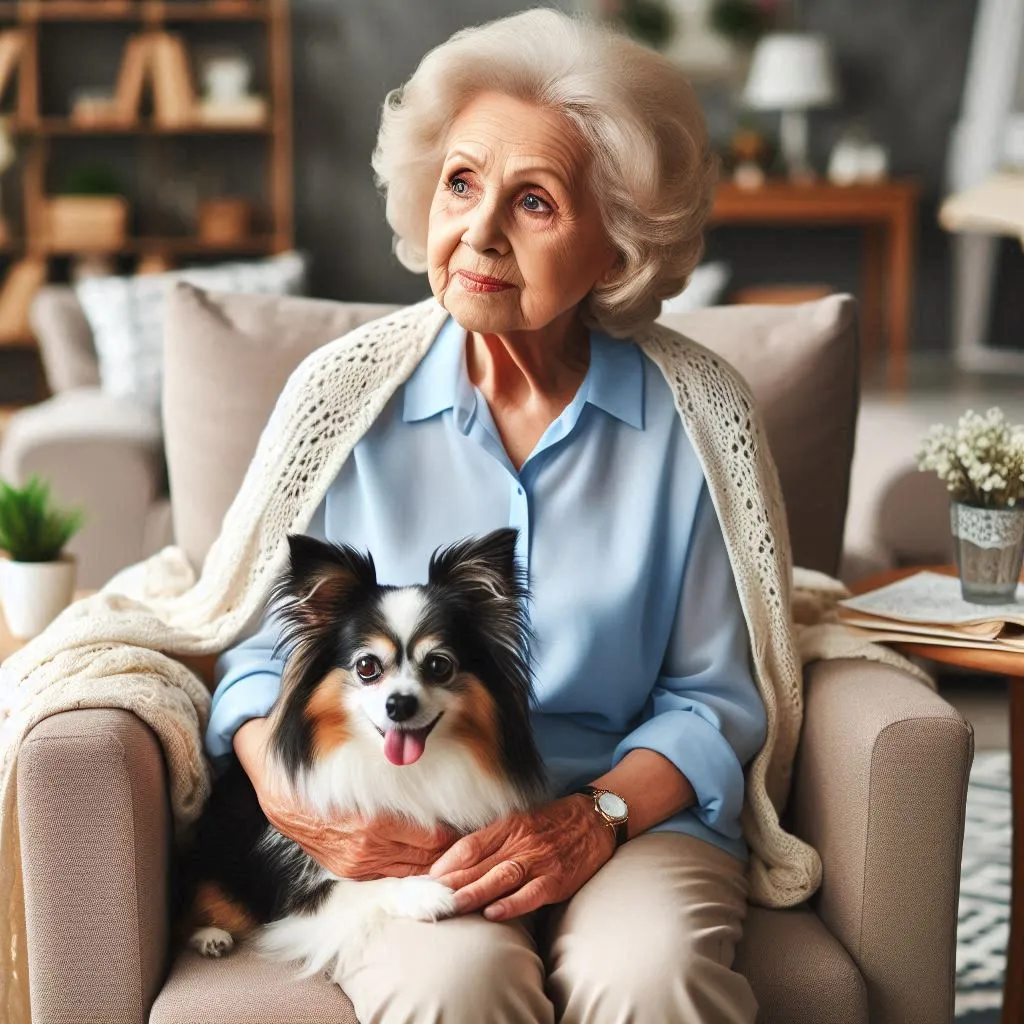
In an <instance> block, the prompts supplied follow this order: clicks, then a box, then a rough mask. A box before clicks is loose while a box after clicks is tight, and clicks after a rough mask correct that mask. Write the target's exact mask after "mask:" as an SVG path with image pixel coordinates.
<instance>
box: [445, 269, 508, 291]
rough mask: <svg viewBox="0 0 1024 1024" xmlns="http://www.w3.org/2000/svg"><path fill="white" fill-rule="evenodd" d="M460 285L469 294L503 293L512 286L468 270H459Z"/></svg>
mask: <svg viewBox="0 0 1024 1024" xmlns="http://www.w3.org/2000/svg"><path fill="white" fill-rule="evenodd" d="M456 273H457V274H458V276H459V283H460V284H461V285H462V287H463V288H465V289H466V291H467V292H503V291H505V289H506V288H511V287H512V285H510V284H506V283H505V282H504V281H499V280H498V279H497V278H495V277H484V276H483V275H482V274H472V273H470V272H469V271H468V270H458V271H456Z"/></svg>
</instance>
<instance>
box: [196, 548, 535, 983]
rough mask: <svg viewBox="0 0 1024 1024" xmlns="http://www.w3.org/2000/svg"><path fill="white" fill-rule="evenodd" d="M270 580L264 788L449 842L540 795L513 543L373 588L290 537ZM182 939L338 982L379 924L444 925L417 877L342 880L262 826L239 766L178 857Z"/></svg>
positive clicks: (431, 890) (361, 558)
mask: <svg viewBox="0 0 1024 1024" xmlns="http://www.w3.org/2000/svg"><path fill="white" fill-rule="evenodd" d="M288 542H289V547H290V564H289V566H288V568H287V569H286V570H285V572H284V573H283V574H282V576H281V577H280V579H279V580H278V581H277V583H276V584H275V587H274V590H273V592H272V595H271V604H272V605H276V606H277V607H278V608H279V609H280V620H281V623H282V631H281V637H280V642H279V644H278V649H277V651H276V652H275V653H280V652H281V651H282V650H284V649H285V648H290V651H289V654H288V657H287V660H286V662H285V667H284V671H283V674H282V686H281V693H280V696H279V698H278V700H277V702H276V703H275V705H274V708H273V710H272V711H271V714H270V731H269V740H268V745H267V770H268V773H269V777H270V778H271V779H272V781H273V785H274V787H275V789H280V790H281V791H282V792H285V793H289V792H290V793H291V794H293V795H294V796H295V797H297V798H298V800H299V801H300V802H301V803H302V804H304V805H305V806H306V807H308V808H310V809H311V810H313V811H315V812H317V813H319V814H322V815H323V816H325V817H331V816H343V815H345V814H348V813H355V814H358V815H359V816H361V817H363V818H367V819H372V818H373V817H375V816H377V815H381V814H387V815H389V816H394V815H400V816H404V817H405V818H407V819H408V820H410V821H411V822H415V823H416V824H418V825H422V826H425V827H433V826H435V825H437V824H439V823H446V824H448V825H450V826H453V827H454V828H455V829H457V830H458V831H460V832H470V831H474V830H476V829H479V828H481V827H483V826H485V825H487V824H489V823H490V822H492V821H494V820H495V819H497V818H499V817H502V816H504V815H507V814H509V813H511V812H514V811H516V810H519V809H524V808H526V807H528V806H531V805H533V804H535V803H536V802H538V801H539V800H541V799H543V798H544V796H545V782H544V773H543V766H542V762H541V758H540V755H539V753H538V751H537V748H536V745H535V743H534V739H533V733H532V730H531V726H530V717H529V709H530V703H531V700H532V681H531V674H530V667H529V653H528V644H529V639H530V636H529V627H528V619H527V615H526V608H525V602H526V598H527V594H526V588H525V582H524V579H523V574H522V572H521V570H520V569H519V567H518V565H517V563H516V558H515V542H516V531H515V530H510V529H503V530H497V531H495V532H493V533H490V534H488V535H486V536H484V537H482V538H479V539H469V540H465V541H462V542H460V543H457V544H454V545H452V546H450V547H448V548H444V549H438V550H437V551H435V552H434V555H433V556H432V558H431V560H430V567H429V575H428V582H427V583H426V584H425V585H418V586H409V587H392V586H383V585H381V584H379V583H378V582H377V578H376V571H375V568H374V563H373V560H372V558H371V557H370V556H369V555H366V554H361V553H360V552H357V551H355V550H353V549H352V548H349V547H346V546H341V545H334V544H325V543H323V542H321V541H318V540H315V539H313V538H310V537H306V536H301V535H291V536H289V538H288ZM180 891H181V894H182V897H181V898H182V900H183V907H184V913H183V914H182V915H181V916H180V918H179V929H180V931H179V934H180V935H181V937H182V938H183V939H184V938H185V937H187V938H188V941H189V943H190V944H191V945H192V946H193V947H194V948H195V949H197V950H198V951H199V952H200V953H201V954H203V955H204V956H222V955H223V954H225V953H227V952H228V951H230V950H231V948H232V946H233V944H234V942H235V941H236V940H237V939H239V938H241V937H243V936H247V935H248V936H251V937H252V938H253V939H254V941H255V942H256V945H257V948H258V949H260V951H261V952H263V953H264V954H266V955H268V956H271V957H274V958H276V959H283V960H300V961H302V967H301V974H302V975H303V976H305V975H309V974H313V973H315V972H316V971H320V970H328V971H330V970H332V965H333V964H335V963H337V962H340V959H341V958H343V957H344V955H345V953H346V950H351V949H352V948H353V947H352V944H358V943H359V941H360V938H361V937H362V936H364V935H365V934H366V931H367V929H369V928H372V927H373V926H374V924H375V923H377V922H379V921H380V920H381V919H382V918H383V917H386V916H397V917H409V918H415V919H418V920H424V921H430V920H437V919H439V918H442V917H445V916H447V915H449V914H451V913H452V911H453V906H454V904H453V895H452V892H451V890H450V889H448V888H446V887H445V886H443V885H441V884H440V883H438V882H436V881H434V880H433V879H431V878H429V877H427V876H426V875H421V876H413V877H407V878H383V879H379V880H375V881H365V882H360V881H354V880H347V879H343V878H338V877H336V876H335V875H333V874H331V873H330V872H328V871H326V870H325V869H323V868H322V867H320V865H319V864H318V863H317V862H316V861H315V860H313V859H312V858H311V857H310V856H308V855H307V854H306V853H305V852H304V851H303V850H302V848H301V847H299V846H298V845H297V844H296V843H294V842H293V841H292V840H290V839H288V838H286V837H285V836H283V835H282V834H281V833H279V832H278V831H277V830H276V829H275V828H273V827H272V826H271V825H270V824H269V823H268V821H267V818H266V816H265V815H264V813H263V811H262V809H261V807H260V804H259V801H258V800H257V797H256V793H255V790H254V789H253V786H252V783H251V782H250V780H249V778H248V776H247V775H246V773H245V771H244V770H243V769H242V767H241V765H240V764H239V763H238V762H237V761H235V762H234V763H233V764H232V766H231V767H230V768H229V769H228V770H227V771H226V772H225V773H224V774H223V775H221V776H220V777H219V778H218V779H217V780H216V781H215V783H214V786H213V792H212V794H211V797H210V800H209V802H208V804H207V806H206V808H205V809H204V812H203V815H202V817H201V819H200V821H199V823H198V825H197V827H196V831H195V835H194V842H193V844H192V847H191V850H190V852H189V854H188V855H187V856H186V858H185V859H184V863H183V875H182V881H181V890H180Z"/></svg>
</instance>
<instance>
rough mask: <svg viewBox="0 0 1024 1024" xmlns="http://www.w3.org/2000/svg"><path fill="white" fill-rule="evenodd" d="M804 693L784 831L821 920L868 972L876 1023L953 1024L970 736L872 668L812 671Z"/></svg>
mask: <svg viewBox="0 0 1024 1024" xmlns="http://www.w3.org/2000/svg"><path fill="white" fill-rule="evenodd" d="M805 686H806V705H805V716H804V726H803V736H802V738H801V743H800V750H799V752H798V756H797V761H796V764H795V766H794V773H795V774H794V781H793V795H792V799H791V806H790V814H791V821H790V827H791V828H792V829H793V831H794V832H795V833H796V834H797V835H799V836H800V837H801V838H803V839H805V840H806V841H807V842H809V843H811V845H813V846H814V847H815V848H816V849H817V850H818V852H819V853H820V854H821V859H822V867H823V878H822V885H821V889H820V891H819V893H818V894H817V895H816V897H815V900H816V904H817V905H816V910H817V911H818V914H819V915H820V916H821V918H822V920H823V921H824V922H825V924H826V926H827V927H828V928H829V930H830V931H831V932H832V933H833V935H835V936H836V937H837V938H838V939H839V940H840V941H841V942H842V943H843V945H844V946H845V947H846V948H847V950H848V951H849V952H850V954H851V956H852V957H853V958H854V960H855V961H856V963H857V965H858V967H859V968H860V970H861V973H862V974H863V976H864V979H865V981H866V983H867V989H868V1002H869V1006H870V1016H871V1020H872V1021H873V1022H877V1024H896V1022H899V1024H915V1022H920V1024H938V1022H940V1021H951V1020H952V1018H953V995H954V992H953V982H954V973H955V956H956V923H957V901H958V898H959V892H960V858H961V853H962V849H963V835H964V813H965V804H966V800H967V781H968V775H969V772H970V767H971V762H972V761H973V758H974V732H973V730H972V728H971V726H970V725H969V724H968V723H967V722H966V721H965V720H964V719H963V717H962V716H961V715H960V714H959V712H957V711H956V709H955V708H953V707H952V706H950V705H949V704H948V703H947V702H946V701H945V700H943V699H942V698H941V697H940V696H938V694H936V693H934V692H932V691H931V690H929V689H927V688H926V687H925V686H923V685H922V684H921V683H920V682H919V681H918V680H916V679H914V678H913V677H912V676H910V675H908V674H906V673H903V672H900V671H899V670H898V669H894V668H891V667H890V666H887V665H881V664H878V663H876V662H869V661H864V660H862V659H841V660H835V661H820V662H815V663H813V664H811V665H810V666H808V669H807V672H806V680H805Z"/></svg>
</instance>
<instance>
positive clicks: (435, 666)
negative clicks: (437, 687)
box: [423, 654, 455, 683]
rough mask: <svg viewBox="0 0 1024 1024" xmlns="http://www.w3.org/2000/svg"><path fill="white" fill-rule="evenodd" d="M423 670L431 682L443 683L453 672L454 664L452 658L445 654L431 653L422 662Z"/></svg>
mask: <svg viewBox="0 0 1024 1024" xmlns="http://www.w3.org/2000/svg"><path fill="white" fill-rule="evenodd" d="M423 670H424V671H425V672H426V674H427V678H428V679H430V680H431V682H434V683H443V682H444V681H445V680H446V679H448V678H449V677H450V676H451V674H452V672H454V670H455V666H454V665H453V664H452V659H451V658H449V657H448V656H447V655H444V654H431V655H429V656H428V657H427V660H426V661H424V662H423Z"/></svg>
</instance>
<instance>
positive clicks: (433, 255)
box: [427, 93, 616, 334]
mask: <svg viewBox="0 0 1024 1024" xmlns="http://www.w3.org/2000/svg"><path fill="white" fill-rule="evenodd" d="M586 159H587V155H586V152H585V150H584V148H583V146H582V144H581V143H580V142H579V141H578V140H577V138H576V135H575V133H574V132H573V131H572V130H571V128H570V126H569V125H568V123H567V122H566V121H564V120H563V119H562V118H561V117H560V116H559V115H558V114H556V113H554V112H552V111H550V110H547V109H545V108H543V107H538V106H534V105H533V104H530V103H524V102H523V101H521V100H517V99H514V98H512V97H510V96H505V95H502V94H499V93H483V94H481V95H479V96H477V97H475V98H474V99H473V100H472V101H471V102H470V103H469V104H467V105H466V106H465V107H464V108H463V109H462V111H461V112H460V114H459V115H458V117H457V118H456V119H455V120H454V121H453V123H452V125H451V128H450V130H449V133H448V138H447V140H446V148H445V157H444V163H443V165H442V169H441V178H440V181H439V182H438V185H437V190H436V191H435V193H434V199H433V202H432V203H431V206H430V223H429V228H428V233H427V262H428V269H427V274H428V277H429V279H430V287H431V289H432V290H433V292H434V295H435V297H436V298H437V300H438V301H439V302H440V303H441V304H442V305H443V306H444V307H445V308H446V309H447V310H448V312H449V313H451V314H452V316H454V317H455V319H456V320H457V321H458V322H459V323H460V324H461V325H462V326H463V327H465V328H466V329H467V330H470V331H476V332H479V333H495V334H500V333H506V332H512V331H535V330H539V329H541V328H543V327H546V326H547V325H548V324H550V323H551V322H552V321H553V320H554V319H555V318H556V317H558V316H559V315H560V314H562V313H565V312H566V311H567V310H571V309H574V308H575V307H576V306H577V305H578V304H579V302H580V301H581V300H582V299H583V298H584V297H585V296H586V295H587V293H588V292H589V291H590V290H591V288H592V287H593V286H594V285H595V284H596V283H597V282H598V281H599V280H600V279H601V277H602V275H603V274H604V273H605V272H606V271H608V270H610V269H611V267H612V266H613V264H614V263H615V257H616V254H615V251H614V250H613V248H612V246H611V244H610V242H609V241H608V238H607V236H606V235H605V231H604V227H603V225H602V224H601V217H600V214H599V212H598V208H597V204H596V202H595V201H594V197H593V196H592V195H590V193H589V191H588V189H587V187H586V181H585V171H586ZM467 274H471V275H477V276H481V277H486V278H493V279H497V280H498V281H500V282H501V283H502V287H488V286H487V285H486V283H485V284H483V285H481V284H479V283H476V282H474V281H473V280H472V279H470V278H469V277H467V276H466V275H467Z"/></svg>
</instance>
